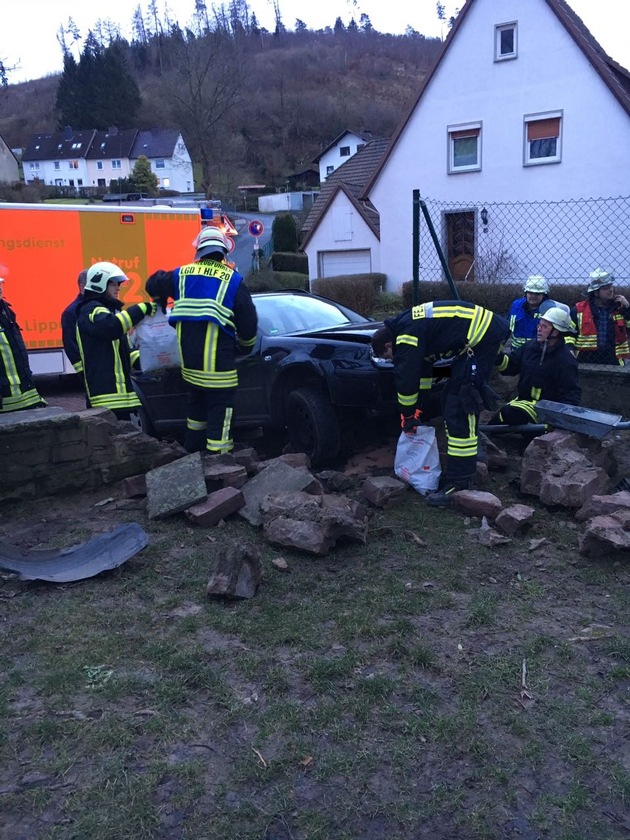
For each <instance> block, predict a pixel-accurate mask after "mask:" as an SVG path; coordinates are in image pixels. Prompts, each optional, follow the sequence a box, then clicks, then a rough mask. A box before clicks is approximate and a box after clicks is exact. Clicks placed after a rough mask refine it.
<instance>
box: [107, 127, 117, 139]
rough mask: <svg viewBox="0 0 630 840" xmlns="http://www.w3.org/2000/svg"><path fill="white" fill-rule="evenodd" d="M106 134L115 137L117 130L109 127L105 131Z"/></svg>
mask: <svg viewBox="0 0 630 840" xmlns="http://www.w3.org/2000/svg"><path fill="white" fill-rule="evenodd" d="M107 133H108V134H109V136H110V137H115V136H116V135H117V134H118V129H117V128H116V126H115V125H110V127H109V128H108V129H107Z"/></svg>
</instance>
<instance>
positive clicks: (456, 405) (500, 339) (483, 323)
mask: <svg viewBox="0 0 630 840" xmlns="http://www.w3.org/2000/svg"><path fill="white" fill-rule="evenodd" d="M508 335H509V325H508V322H507V320H506V319H505V318H502V317H501V316H500V315H495V314H494V313H492V312H490V311H489V310H487V309H483V308H482V307H481V306H476V305H475V304H473V303H465V302H464V301H444V300H439V301H432V302H430V303H424V304H421V305H420V306H414V307H413V308H412V309H409V310H407V311H406V312H403V313H402V314H401V315H398V316H397V317H396V318H390V319H388V320H386V321H385V322H384V326H383V327H381V328H380V329H378V330H377V331H376V332H375V333H374V335H373V337H372V350H373V352H374V355H376V356H380V357H382V358H385V359H392V360H393V362H394V373H395V378H396V388H397V391H398V404H399V406H400V411H401V415H400V419H401V428H402V430H403V432H405V433H406V434H415V429H416V426H417V425H418V424H419V422H420V419H421V415H422V408H421V406H420V405H419V400H420V396H421V392H422V391H423V390H426V388H428V387H430V383H431V373H432V368H433V362H434V361H438V360H440V359H444V358H448V357H450V359H451V373H450V377H449V379H448V381H447V384H446V386H445V388H444V392H443V396H442V416H443V418H444V425H445V428H446V441H447V458H446V469H445V470H444V473H443V478H442V488H441V489H440V490H438V491H437V492H435V493H430V494H429V495H428V496H427V503H428V504H429V505H431V506H433V507H446V505H448V504H449V503H450V500H451V496H452V494H453V493H454V492H455V491H456V490H463V489H466V488H469V487H471V486H472V482H473V479H474V476H475V473H476V469H477V445H478V438H477V425H478V421H479V412H480V411H481V408H482V407H483V405H486V407H490V406H491V403H492V400H493V399H494V398H496V395H495V394H494V393H493V392H492V389H491V388H490V387H489V385H488V380H489V378H490V374H491V372H492V367H493V364H494V363H495V361H496V358H497V353H498V352H499V350H500V349H501V348H502V346H503V344H504V342H505V341H506V340H507V338H508Z"/></svg>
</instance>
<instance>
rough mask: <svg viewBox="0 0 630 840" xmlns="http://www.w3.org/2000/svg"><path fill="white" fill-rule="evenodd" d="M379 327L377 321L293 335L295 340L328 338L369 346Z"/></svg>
mask: <svg viewBox="0 0 630 840" xmlns="http://www.w3.org/2000/svg"><path fill="white" fill-rule="evenodd" d="M380 326H381V324H380V323H378V322H377V321H369V322H366V323H365V324H343V325H342V326H339V327H328V328H327V329H323V330H307V331H306V332H299V333H293V336H294V337H295V338H323V339H326V338H330V339H331V340H333V341H356V342H357V343H359V344H369V343H370V341H371V339H372V336H373V335H374V332H375V331H376V330H377V329H378V328H379V327H380Z"/></svg>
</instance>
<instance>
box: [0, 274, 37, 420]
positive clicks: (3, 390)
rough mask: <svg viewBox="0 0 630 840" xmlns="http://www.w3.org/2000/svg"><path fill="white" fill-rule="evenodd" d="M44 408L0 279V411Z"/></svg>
mask: <svg viewBox="0 0 630 840" xmlns="http://www.w3.org/2000/svg"><path fill="white" fill-rule="evenodd" d="M45 405H46V402H45V401H44V400H43V399H42V398H41V397H40V395H39V393H38V392H37V389H36V388H35V385H34V384H33V374H32V373H31V369H30V367H29V364H28V353H27V351H26V345H25V344H24V339H23V338H22V331H21V329H20V326H19V324H18V322H17V320H16V317H15V312H14V311H13V310H12V309H11V307H10V306H9V304H8V303H7V302H6V300H4V278H3V277H0V412H1V413H3V414H6V413H7V412H9V411H21V410H22V409H25V408H40V407H42V406H45Z"/></svg>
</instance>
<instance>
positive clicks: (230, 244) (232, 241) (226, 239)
mask: <svg viewBox="0 0 630 840" xmlns="http://www.w3.org/2000/svg"><path fill="white" fill-rule="evenodd" d="M224 235H225V241H226V242H227V244H228V247H229V249H230V250H229V251H228V254H231V253H232V251H233V250H234V244H235V243H234V240H233V239H232V237H231V236H228V235H227V233H226V234H224Z"/></svg>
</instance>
